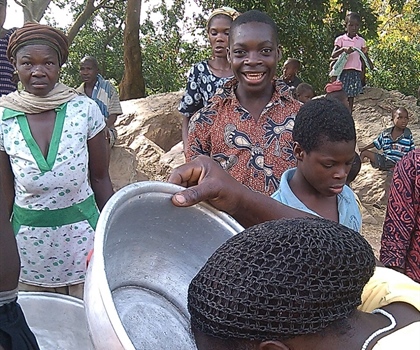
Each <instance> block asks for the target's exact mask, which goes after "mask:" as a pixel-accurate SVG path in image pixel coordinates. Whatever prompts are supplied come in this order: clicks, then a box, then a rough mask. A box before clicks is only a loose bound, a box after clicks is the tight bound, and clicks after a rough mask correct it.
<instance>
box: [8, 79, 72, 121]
mask: <svg viewBox="0 0 420 350" xmlns="http://www.w3.org/2000/svg"><path fill="white" fill-rule="evenodd" d="M77 95H79V94H78V92H77V91H76V90H75V89H73V88H70V87H68V86H66V85H64V84H61V83H57V84H55V86H54V88H53V89H52V90H51V91H50V92H49V93H48V94H47V95H45V96H36V95H34V94H31V93H29V92H27V91H14V92H12V93H10V94H8V95H3V96H2V97H1V98H0V107H5V108H9V109H13V110H14V111H19V112H23V113H28V114H37V113H42V112H46V111H50V110H52V109H55V108H57V107H59V106H60V105H62V104H63V103H66V102H69V101H70V100H72V99H73V98H75V97H76V96H77Z"/></svg>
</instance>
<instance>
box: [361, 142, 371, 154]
mask: <svg viewBox="0 0 420 350" xmlns="http://www.w3.org/2000/svg"><path fill="white" fill-rule="evenodd" d="M374 147H375V145H374V144H373V142H372V143H369V144H368V145H367V146H365V147H362V148H360V149H359V150H360V152H363V151H366V150H367V149H371V148H374Z"/></svg>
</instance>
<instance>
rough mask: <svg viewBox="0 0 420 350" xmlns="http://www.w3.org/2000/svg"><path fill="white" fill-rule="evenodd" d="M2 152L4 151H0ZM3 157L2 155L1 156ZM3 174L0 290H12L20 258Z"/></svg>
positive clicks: (0, 184) (0, 199) (16, 278)
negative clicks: (7, 203)
mask: <svg viewBox="0 0 420 350" xmlns="http://www.w3.org/2000/svg"><path fill="white" fill-rule="evenodd" d="M1 153H4V152H1ZM6 156H7V155H6ZM2 157H3V156H2ZM3 187H7V186H5V184H4V183H3V176H1V177H0V292H3V291H9V290H13V289H15V288H16V287H17V286H18V282H19V273H20V259H19V253H18V249H17V245H16V239H15V236H14V235H13V231H12V225H11V223H10V221H9V217H10V216H9V215H8V208H7V205H6V202H7V200H6V196H5V194H4V192H3ZM12 188H13V186H12Z"/></svg>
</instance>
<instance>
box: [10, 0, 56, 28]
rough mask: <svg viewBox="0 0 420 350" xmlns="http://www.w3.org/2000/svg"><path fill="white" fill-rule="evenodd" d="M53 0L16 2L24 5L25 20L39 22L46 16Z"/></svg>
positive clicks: (23, 0)
mask: <svg viewBox="0 0 420 350" xmlns="http://www.w3.org/2000/svg"><path fill="white" fill-rule="evenodd" d="M50 2H51V0H37V1H33V0H32V1H30V0H22V1H17V0H15V3H16V4H18V5H19V6H21V7H22V10H23V21H24V22H25V23H26V22H39V21H40V20H41V18H42V17H43V16H44V14H45V11H46V10H47V8H48V5H49V4H50Z"/></svg>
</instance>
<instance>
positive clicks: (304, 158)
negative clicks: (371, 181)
mask: <svg viewBox="0 0 420 350" xmlns="http://www.w3.org/2000/svg"><path fill="white" fill-rule="evenodd" d="M293 141H294V148H293V153H294V155H295V157H296V159H297V160H298V162H297V167H296V168H293V169H289V170H287V171H286V172H284V173H283V175H282V177H281V180H280V186H279V189H278V190H277V191H276V192H275V193H273V195H272V196H271V197H272V198H274V199H276V200H278V201H279V202H281V203H283V204H286V205H288V206H290V207H292V208H295V209H299V210H302V211H305V212H308V213H310V214H312V215H316V216H321V217H324V218H327V219H329V220H332V221H335V222H339V223H340V224H342V225H344V226H347V227H349V228H351V229H353V230H355V231H358V232H360V231H361V224H362V216H361V213H360V210H359V205H358V204H357V201H356V197H355V195H354V193H353V191H352V190H351V189H350V188H349V187H348V186H347V185H346V181H347V176H348V174H349V173H350V170H351V168H352V165H353V162H354V156H355V152H354V149H355V147H356V129H355V126H354V121H353V118H352V117H351V114H350V112H349V110H348V109H347V108H346V107H345V106H343V104H342V103H340V102H339V101H337V100H335V99H328V98H325V97H320V98H315V99H313V100H311V101H308V102H307V103H305V104H304V105H303V106H302V107H301V109H300V110H299V112H298V114H297V115H296V118H295V126H294V128H293Z"/></svg>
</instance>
